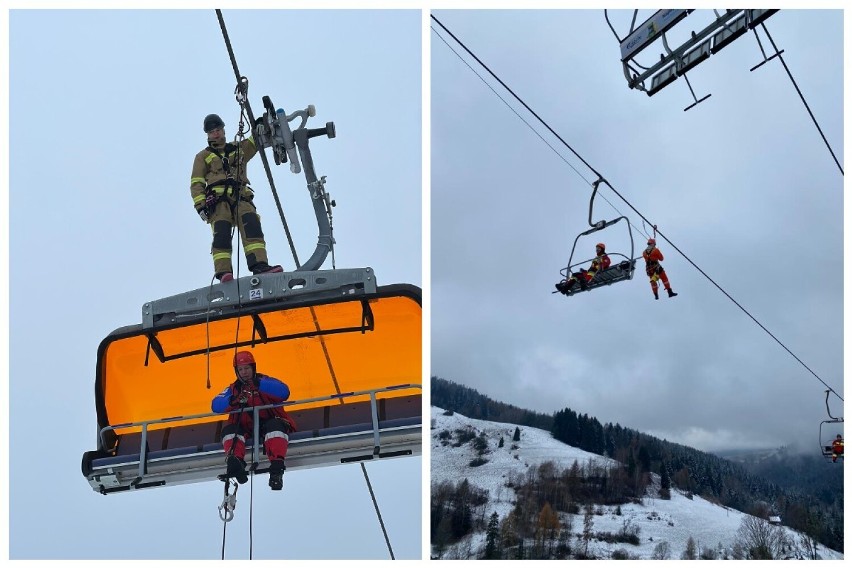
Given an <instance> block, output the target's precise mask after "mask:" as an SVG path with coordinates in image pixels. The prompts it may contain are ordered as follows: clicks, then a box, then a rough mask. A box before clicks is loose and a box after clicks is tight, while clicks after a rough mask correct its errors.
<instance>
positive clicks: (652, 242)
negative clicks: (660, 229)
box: [648, 238, 657, 245]
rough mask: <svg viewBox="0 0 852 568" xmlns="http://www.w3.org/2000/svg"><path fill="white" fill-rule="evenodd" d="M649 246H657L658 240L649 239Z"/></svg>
mask: <svg viewBox="0 0 852 568" xmlns="http://www.w3.org/2000/svg"><path fill="white" fill-rule="evenodd" d="M648 244H649V245H656V244H657V239H653V238H652V239H648Z"/></svg>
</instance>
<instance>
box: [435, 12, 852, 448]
mask: <svg viewBox="0 0 852 568" xmlns="http://www.w3.org/2000/svg"><path fill="white" fill-rule="evenodd" d="M651 13H652V11H650V10H643V11H640V15H639V19H638V22H642V21H644V19H645V18H647V17H648V16H650V15H651ZM435 14H436V16H437V17H438V18H439V19H440V20H441V21H442V22H443V23H444V24H445V25H446V26H447V27H448V28H449V30H450V31H452V32H453V33H454V34H455V35H456V36H458V37H459V38H460V39H461V40H462V41H463V42H465V43H466V45H467V46H468V47H469V48H470V49H471V50H472V51H473V52H474V53H475V54H476V55H477V56H478V57H479V58H480V59H481V60H483V62H484V63H485V64H486V65H488V66H489V67H490V68H491V69H492V70H493V71H494V72H495V73H496V74H497V75H498V76H499V77H500V78H501V79H502V80H503V81H504V82H505V83H507V84H508V85H509V86H510V87H511V88H512V89H513V90H514V91H515V92H516V93H517V94H518V95H519V96H520V97H521V98H523V99H524V100H525V101H526V103H527V104H528V105H529V106H530V107H532V109H533V110H535V111H536V112H537V113H538V114H539V115H540V116H541V117H542V118H544V119H545V120H546V121H547V122H548V123H549V124H550V126H551V127H552V128H553V129H554V130H555V131H556V132H558V133H559V134H560V135H561V136H562V138H564V139H565V140H566V141H567V142H568V143H569V144H570V145H571V146H572V147H573V148H574V149H575V150H576V151H577V152H578V153H579V154H580V155H581V156H582V157H583V158H584V159H585V160H586V161H588V162H589V163H590V164H591V165H592V166H593V167H595V168H596V169H597V170H598V171H599V172H601V173H602V174H603V175H604V176H605V177H606V178H607V179H608V180H609V182H610V183H611V184H612V185H613V186H614V187H615V188H616V189H617V190H618V191H619V192H620V193H621V194H622V195H623V196H625V198H626V199H627V200H629V201H630V202H631V203H632V204H633V206H634V207H636V208H637V209H638V210H639V211H640V212H641V213H642V214H643V215H644V216H645V217H647V218H648V219H649V220H650V221H651V222H652V223H656V224H657V225H658V227H659V229H660V231H662V233H663V234H665V235H666V237H668V238H669V239H670V240H671V242H672V243H674V244H675V245H676V246H677V247H678V248H679V249H680V250H682V251H683V252H684V253H685V254H686V255H687V256H688V257H690V258H691V259H692V260H693V261H694V262H695V263H696V264H697V265H698V266H699V267H700V268H701V269H702V270H703V271H704V272H706V273H707V274H708V275H709V276H710V277H711V278H713V279H714V280H715V281H716V282H717V283H718V284H719V285H720V286H721V287H722V288H724V289H725V290H726V291H727V292H728V293H729V294H730V295H731V296H732V297H733V298H734V299H736V300H737V301H738V302H739V303H740V304H741V305H742V306H743V307H745V308H746V309H747V310H749V312H750V313H751V314H752V315H753V316H754V317H755V318H757V319H758V320H759V321H760V322H761V323H762V324H763V325H765V326H766V327H767V328H768V329H769V330H770V331H771V332H772V333H773V334H775V336H776V337H778V339H779V340H781V341H782V342H783V343H784V344H785V345H786V346H787V347H788V348H790V349H791V350H792V351H793V352H794V353H795V354H796V355H797V356H798V357H799V358H801V359H802V360H803V361H804V362H805V363H806V364H807V365H808V366H809V367H810V368H811V369H813V371H814V372H815V373H816V374H817V375H819V376H820V377H821V378H822V379H823V380H824V381H826V382H827V383H828V384H829V385H830V386H831V387H832V388H834V389H835V390H836V391H837V392H838V393H839V394H840V396H843V351H842V346H843V319H842V317H843V316H842V306H843V280H842V277H843V257H842V253H843V240H842V238H843V215H842V206H843V176H842V175H841V173H840V170H839V169H838V167H837V165H836V164H835V162H834V160H833V159H832V158H831V155H830V154H829V152H828V150H827V148H826V146H825V144H824V143H823V141H822V139H821V138H820V136H819V134H818V132H817V130H816V128H815V126H814V124H813V123H812V121H811V119H810V118H809V116H808V114H807V111H806V109H805V107H804V105H803V104H802V102H801V100H800V99H799V96H798V95H797V93H796V90H795V88H794V87H793V85H792V84H791V82H790V79H789V78H788V76H787V74H786V72H785V71H784V69H783V67H782V65H781V62H780V61H778V60H777V59H776V60H774V61H772V62H770V63H767V64H766V65H764V66H762V67H761V68H759V69H757V70H756V71H754V72H749V69H750V68H751V67H753V66H754V65H756V64H757V63H759V62H760V61H761V60H762V56H761V52H760V48H759V46H758V43H757V41H756V40H755V38H754V35H753V34H751V33H749V34H748V35H746V36H743V37H741V38H740V39H738V40H737V41H736V42H734V43H733V44H732V45H730V46H728V47H727V48H725V49H724V50H722V51H720V52H719V53H717V54H715V55H713V56H711V57H710V58H709V59H708V60H707V61H705V62H704V63H703V64H701V65H700V66H698V67H697V68H696V69H694V70H693V71H691V72H690V74H689V79H690V82H691V84H692V87H693V89H695V92H696V95H697V96H698V97H699V98H700V97H702V96H704V95H706V94H708V93H711V94H712V96H711V97H710V98H709V99H707V100H706V101H705V102H703V103H701V104H700V105H698V106H697V107H695V108H693V109H691V110H689V111H687V112H684V110H683V109H684V108H685V107H686V106H688V105H689V104H690V103H692V102H693V99H692V97H691V95H690V92H689V88H688V86H687V84H686V83H685V81H684V80H683V79H680V80H678V81H677V82H675V83H674V84H672V85H670V86H668V87H667V88H665V89H664V90H663V91H661V92H660V93H658V94H657V95H655V96H653V97H648V96H647V95H646V94H644V93H642V92H639V91H636V90H631V89H629V88H628V86H627V81H626V80H625V77H624V73H623V71H622V66H621V63H620V52H619V44H618V41H617V40H616V38H615V37H614V36H613V33H612V31H611V30H610V29H609V27H608V26H607V24H606V21H605V19H604V12H603V10H588V11H523V10H521V11H440V10H439V11H436V12H435ZM631 16H632V11H619V12H610V19H611V21H612V23H613V26H614V27H615V29H616V31H617V32H618V33H619V35H620V36H621V37H624V36H625V35H626V34H627V31H628V30H629V26H630V19H631ZM713 17H714V16H713V13H712V11H708V10H703V11H697V12H694V13H693V14H691V15H689V16H688V17H687V18H686V19H685V20H683V21H682V22H681V23H680V24H678V25H677V26H676V28H675V29H674V31H673V32H672V33H671V34H669V38H668V39H669V45H670V46H671V47H672V48H674V47H676V46H678V45H680V44H681V43H682V42H683V41H684V40H685V39H686V38H688V37H689V32H690V31H696V32H697V31H700V30H701V29H703V28H704V27H705V26H707V25H708V24H709V23H710V22H711V20H712V19H713ZM766 24H767V27H768V29H769V33H770V34H771V35H772V37H773V39H774V41H775V43H776V45H777V46H778V47H779V49H783V50H784V53H783V57H784V60H785V61H786V63H787V65H788V66H789V68H790V70H791V72H792V74H793V76H794V78H795V79H796V81H797V83H798V85H799V87H800V88H801V90H802V92H803V93H804V95H805V97H806V99H807V102H808V104H809V105H810V108H811V109H812V111H813V113H814V115H815V116H816V118H817V120H818V121H819V123H820V125H821V126H822V129H823V132H824V133H825V136H826V138H827V139H828V141H829V143H830V144H831V146H832V148H833V149H834V152H835V154H836V155H837V156H838V157H839V159H840V160H841V165H842V156H843V130H842V125H843V118H844V117H843V91H842V88H843V16H842V12H840V11H793V10H782V11H780V12H779V13H777V14H775V15H774V16H772V17H771V18H770V19H769V20H767V22H766ZM433 28H437V29H438V33H439V35H440V36H441V37H444V38H446V39H447V41H448V42H449V43H450V45H452V47H453V48H454V49H456V50H457V51H459V52H460V53H462V56H463V58H464V59H465V61H468V62H471V58H470V57H469V56H467V55H466V54H464V53H463V52H462V50H461V49H460V48H459V46H458V45H457V44H455V43H454V42H453V41H452V39H451V38H449V37H448V36H447V34H446V33H444V32H443V30H441V29H440V28H439V27H438V26H437V25H433ZM760 39H761V41H762V42H763V46H764V49H766V50H767V51H768V50H770V49H771V47H770V46H769V42H768V41H767V39H766V36H765V35H763V32H762V31H761V36H760ZM661 52H662V48H661V46H660V42H657V43H656V44H654V45H653V46H652V47H650V48H648V50H647V51H646V52H645V53H644V54H643V55H640V56H639V57H638V61H639V62H640V63H641V64H643V65H645V66H648V67H649V66H651V65H653V63H654V62H655V61H656V60H658V58H659V55H660V53H661ZM431 54H432V59H431V69H432V71H431V72H432V84H431V88H432V117H433V121H432V138H431V145H432V166H431V167H432V187H431V223H432V233H431V234H432V239H431V270H432V279H431V282H432V302H433V309H432V319H431V325H432V345H431V351H432V355H431V360H432V369H431V372H432V374H433V375H437V376H440V377H443V378H446V379H450V380H453V381H456V382H459V383H462V384H464V385H467V386H470V387H473V388H475V389H477V390H478V391H480V392H482V393H484V394H486V395H488V396H490V397H492V398H494V399H496V400H499V401H503V402H507V403H511V404H515V405H518V406H520V407H524V408H529V409H532V410H536V411H539V412H544V413H552V412H554V411H556V410H559V409H562V408H565V407H570V408H572V409H574V410H576V411H578V412H581V413H588V414H589V415H592V416H595V417H597V418H598V419H599V420H601V421H602V422H604V423H606V422H612V423H616V422H617V423H619V424H621V425H622V426H627V427H631V428H635V429H638V430H640V431H644V432H647V433H650V434H654V435H657V436H659V437H662V438H666V439H668V440H671V441H676V442H680V443H684V444H687V445H691V446H694V447H696V448H699V449H703V450H717V449H723V448H730V447H777V446H780V445H782V444H795V445H799V446H801V447H803V448H805V449H807V450H808V451H813V452H816V451H818V449H817V439H818V427H819V423H820V421H821V420H823V419H824V418H827V416H826V412H825V405H824V389H825V387H823V385H822V384H820V382H819V381H818V380H817V379H816V378H815V377H814V376H813V375H812V374H810V373H809V372H808V371H807V370H806V369H805V368H804V367H802V366H801V365H800V364H799V363H798V362H797V361H796V360H795V359H794V358H793V357H791V356H790V355H789V354H788V353H787V352H786V351H784V349H783V348H782V347H781V346H779V345H778V343H776V342H775V341H774V340H773V339H772V338H771V337H770V336H769V335H767V333H766V332H764V331H763V330H761V329H760V328H759V327H758V326H757V325H756V324H755V323H754V322H753V321H752V320H751V319H749V318H748V316H746V315H745V314H744V313H743V312H742V311H741V310H740V309H739V308H737V307H736V305H735V304H734V303H732V302H731V301H730V300H729V299H728V298H726V297H725V296H724V295H723V294H722V292H720V291H719V290H718V289H717V288H716V287H715V286H713V285H712V284H711V283H710V282H709V281H708V280H707V279H706V278H705V277H704V276H702V275H701V273H700V272H699V271H698V270H696V269H695V268H694V267H693V266H692V265H691V264H689V263H688V262H687V261H686V260H685V258H684V257H682V256H681V255H679V254H678V253H677V252H676V251H675V250H674V249H673V247H672V246H671V245H670V244H668V243H666V242H665V240H663V239H661V238H658V244H659V248H660V250H661V251H662V252H663V254H664V255H665V261H664V262H663V266H664V267H665V269H666V272H667V273H668V276H669V278H670V281H671V283H672V286H673V288H674V290H675V291H676V292H678V294H679V295H678V296H677V297H676V298H672V299H670V298H668V297H666V295H665V294H664V293H663V294H661V298H660V300H659V301H655V300H654V298H653V295H652V293H651V289H650V285H649V282H648V279H647V277H646V276H645V274H644V263H643V262H642V261H641V260H640V262H639V263H638V266H637V271H636V274H635V277H634V279H633V280H631V281H628V282H625V283H620V284H617V285H613V286H612V287H608V288H603V289H597V290H594V291H592V292H590V293H583V294H578V295H575V296H573V297H570V298H566V297H565V296H562V295H560V294H552V293H551V292H552V291H553V290H554V288H553V285H554V284H555V283H556V282H557V281H558V280H559V279H560V276H559V269H560V268H562V267H564V266H566V265H567V263H568V257H569V254H570V252H571V246H572V243H573V242H574V239H575V238H576V237H577V235H578V234H579V233H580V232H582V231H584V230H586V229H588V228H589V225H588V208H589V198H590V195H591V185H590V184H591V182H593V181H594V180H595V175H594V174H593V173H592V172H591V171H590V170H589V169H588V168H586V167H585V166H583V165H582V163H581V162H580V161H579V160H578V159H577V158H576V157H574V156H573V155H572V154H570V152H569V151H568V150H567V149H565V148H564V147H562V146H561V145H559V143H558V141H556V140H555V138H554V137H553V136H552V135H550V134H549V133H547V132H546V130H545V128H544V127H543V126H541V125H540V124H539V123H538V122H537V121H535V119H534V117H532V116H531V115H530V114H529V113H528V112H526V111H525V110H523V108H522V107H521V105H520V104H518V103H517V102H515V100H514V99H513V98H512V97H511V95H509V94H508V93H507V92H506V91H505V90H503V89H502V88H501V87H500V86H499V84H497V82H496V81H494V80H493V79H491V78H490V76H488V75H487V74H486V73H485V72H484V71H483V70H482V69H481V68H480V67H479V66H478V65H477V64H476V63H475V62H471V65H472V66H473V67H474V69H476V70H477V71H478V72H479V73H480V74H482V75H483V76H485V77H486V78H487V80H488V82H489V84H491V85H493V86H494V88H495V89H496V90H497V92H498V93H499V94H500V95H501V96H503V97H504V98H506V99H507V100H509V101H510V104H511V105H512V107H513V108H515V109H517V110H518V112H519V113H520V115H521V116H522V117H523V118H524V119H526V120H527V121H529V122H531V124H533V126H534V127H535V128H536V130H537V131H538V132H541V133H542V134H543V135H544V137H545V138H546V140H547V141H548V142H550V143H551V144H554V145H557V146H556V147H557V148H558V149H559V151H560V152H561V154H562V155H563V156H565V157H566V160H567V162H569V163H570V164H571V165H572V166H574V167H575V168H576V169H577V172H575V171H574V170H572V169H571V167H569V165H568V164H566V163H565V161H563V159H562V158H560V157H559V156H557V155H556V154H555V153H554V152H553V151H552V150H551V149H550V148H548V147H547V146H546V145H545V143H544V142H542V140H541V139H539V138H538V137H537V136H536V134H534V133H533V132H532V131H531V130H530V128H528V127H527V126H526V125H525V124H524V123H523V122H522V121H521V120H520V119H519V118H518V117H517V116H515V115H514V114H513V113H512V111H510V110H509V109H508V108H507V107H506V105H505V104H504V103H503V102H502V101H501V100H500V99H499V98H498V97H497V96H496V95H495V94H494V93H493V92H492V91H491V90H489V88H488V87H486V86H485V85H484V84H483V82H482V81H481V80H480V79H479V78H478V77H477V76H476V75H475V74H474V73H473V72H472V71H471V70H470V69H468V67H467V66H466V65H465V64H464V63H463V62H462V61H460V59H459V57H457V56H456V55H455V54H454V53H453V52H452V51H451V50H450V49H449V48H448V47H447V45H446V44H445V43H444V42H443V41H441V39H440V38H439V37H438V36H436V34H435V33H434V32H432V48H431ZM604 197H605V198H607V199H609V200H610V201H611V202H612V203H613V205H614V206H615V207H617V211H616V209H614V208H613V207H611V206H610V205H607V204H606V203H605V202H604V201H603V200H602V198H604ZM595 205H596V207H595V214H594V220H595V221H597V220H600V219H604V218H605V219H614V218H615V217H618V216H619V215H622V214H624V215H627V216H628V217H629V218H630V220H631V222H632V223H633V238H634V239H635V243H636V245H635V247H636V248H635V250H634V251H633V256H634V257H640V256H641V252H642V249H643V248H644V245H645V241H646V240H647V237H648V235H649V234H650V232H651V229H650V227H643V225H642V222H641V219H640V218H639V216H638V215H636V214H635V213H634V212H633V211H632V210H631V209H630V208H629V207H628V206H627V205H626V204H625V203H624V202H622V201H621V200H620V199H619V198H618V197H617V196H615V195H614V194H613V193H612V192H611V191H609V190H605V191H604V190H602V195H601V196H600V197H599V198H598V199H597V200H596V204H595ZM598 241H603V242H605V243H606V244H607V245H608V250H609V251H610V252H621V253H625V254H628V255H629V254H630V253H629V249H630V245H629V234H628V229H627V226H626V224H625V223H624V222H620V223H618V224H616V225H614V226H612V227H610V228H608V229H606V230H604V231H600V232H597V233H594V234H593V235H590V236H586V237H582V238H580V240H579V242H578V244H577V247H578V252H577V255H576V256H575V260H583V259H588V258H590V257H592V256H593V255H594V244H595V243H596V242H598ZM613 258H614V259H616V260H617V259H618V257H613ZM831 401H832V409H833V411H834V413H835V414H836V415H842V406H841V404H842V403H841V402H840V401H839V399H838V398H837V397H832V399H831Z"/></svg>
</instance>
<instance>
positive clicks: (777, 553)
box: [737, 515, 787, 560]
mask: <svg viewBox="0 0 852 568" xmlns="http://www.w3.org/2000/svg"><path fill="white" fill-rule="evenodd" d="M737 542H738V543H740V544H741V545H742V547H743V549H744V551H745V554H746V557H747V558H749V559H751V560H774V559H778V558H781V554H782V551H783V550H784V548H785V547H786V545H787V539H786V538H785V536H784V530H783V529H782V528H781V527H776V526H773V525H771V524H769V521H766V520H764V519H759V518H757V517H753V516H751V515H747V516H746V517H745V518H743V521H742V523H740V528H739V529H738V530H737Z"/></svg>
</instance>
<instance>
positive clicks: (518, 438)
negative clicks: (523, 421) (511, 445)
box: [512, 426, 521, 442]
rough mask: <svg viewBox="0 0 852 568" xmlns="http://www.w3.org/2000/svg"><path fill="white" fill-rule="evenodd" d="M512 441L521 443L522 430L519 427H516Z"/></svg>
mask: <svg viewBox="0 0 852 568" xmlns="http://www.w3.org/2000/svg"><path fill="white" fill-rule="evenodd" d="M512 441H513V442H520V441H521V429H520V428H518V427H517V426H515V435H514V436H512Z"/></svg>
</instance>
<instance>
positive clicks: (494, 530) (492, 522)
mask: <svg viewBox="0 0 852 568" xmlns="http://www.w3.org/2000/svg"><path fill="white" fill-rule="evenodd" d="M499 524H500V518H499V517H498V516H497V511H494V512H493V513H491V518H490V519H489V520H488V528H487V529H486V531H485V559H486V560H499V559H500V557H501V556H502V554H501V552H500V531H499V530H498V527H499Z"/></svg>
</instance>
